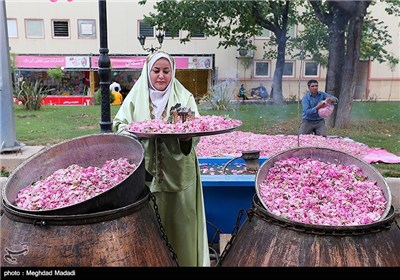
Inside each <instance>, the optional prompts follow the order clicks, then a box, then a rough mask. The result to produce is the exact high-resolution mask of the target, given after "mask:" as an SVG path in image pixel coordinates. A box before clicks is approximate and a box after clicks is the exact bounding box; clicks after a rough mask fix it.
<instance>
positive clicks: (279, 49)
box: [139, 0, 297, 104]
mask: <svg viewBox="0 0 400 280" xmlns="http://www.w3.org/2000/svg"><path fill="white" fill-rule="evenodd" d="M139 3H141V4H145V3H146V1H145V0H144V1H140V2H139ZM295 7H296V1H278V0H270V1H185V0H183V1H175V0H174V1H160V2H157V3H156V4H155V5H154V9H155V10H156V13H150V14H149V15H148V16H145V17H144V21H145V22H147V23H149V24H150V25H152V26H157V28H158V29H160V30H164V31H169V32H171V33H173V34H174V33H176V32H178V31H179V30H186V31H188V35H187V36H186V37H185V38H182V39H181V42H182V43H185V42H188V41H190V37H191V34H194V33H197V32H203V33H205V34H207V35H208V36H219V37H220V38H221V41H220V42H219V44H218V47H224V48H227V47H230V46H238V43H239V42H242V41H244V40H246V42H249V41H248V40H247V39H248V38H250V37H252V36H257V35H261V32H262V30H263V28H265V29H267V30H270V31H271V32H272V33H273V34H274V36H273V37H272V38H271V42H273V43H274V44H275V45H276V47H275V51H273V52H269V53H266V56H268V54H272V55H273V56H274V58H276V68H275V73H274V80H273V87H274V96H273V101H274V102H275V103H277V104H282V103H284V99H283V94H282V76H283V69H284V66H285V52H286V42H287V40H288V39H289V37H288V36H287V30H288V28H289V27H290V26H292V25H294V23H295V21H296V15H297V14H296V13H294V12H293V9H294V8H295ZM242 47H245V48H250V49H255V46H254V45H252V44H250V43H248V45H246V46H242Z"/></svg>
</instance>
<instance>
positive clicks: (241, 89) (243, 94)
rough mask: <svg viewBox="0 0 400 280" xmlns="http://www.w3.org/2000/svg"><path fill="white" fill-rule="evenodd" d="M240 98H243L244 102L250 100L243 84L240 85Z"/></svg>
mask: <svg viewBox="0 0 400 280" xmlns="http://www.w3.org/2000/svg"><path fill="white" fill-rule="evenodd" d="M238 97H240V98H243V101H245V100H248V99H249V98H248V97H247V95H246V88H245V87H244V84H241V85H240V88H239V93H238Z"/></svg>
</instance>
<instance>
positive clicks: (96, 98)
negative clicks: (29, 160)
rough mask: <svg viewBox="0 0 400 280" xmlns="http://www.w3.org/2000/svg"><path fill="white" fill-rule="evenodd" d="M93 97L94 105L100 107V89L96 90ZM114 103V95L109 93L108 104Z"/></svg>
mask: <svg viewBox="0 0 400 280" xmlns="http://www.w3.org/2000/svg"><path fill="white" fill-rule="evenodd" d="M94 96H95V103H94V104H95V105H100V104H101V89H100V88H99V89H98V90H96V92H95V93H94ZM113 102H114V95H113V94H112V93H111V91H110V104H111V103H113Z"/></svg>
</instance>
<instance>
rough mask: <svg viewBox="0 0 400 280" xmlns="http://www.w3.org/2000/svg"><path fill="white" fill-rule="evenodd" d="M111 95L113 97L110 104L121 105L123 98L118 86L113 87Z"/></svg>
mask: <svg viewBox="0 0 400 280" xmlns="http://www.w3.org/2000/svg"><path fill="white" fill-rule="evenodd" d="M111 94H112V95H113V96H114V101H113V102H112V103H111V105H121V104H122V101H123V100H124V97H123V96H122V94H121V93H120V88H119V87H118V86H116V87H114V90H113V91H112V92H111Z"/></svg>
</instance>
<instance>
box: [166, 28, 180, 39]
mask: <svg viewBox="0 0 400 280" xmlns="http://www.w3.org/2000/svg"><path fill="white" fill-rule="evenodd" d="M164 36H165V37H166V38H179V31H177V32H171V31H168V30H167V31H165V33H164Z"/></svg>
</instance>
